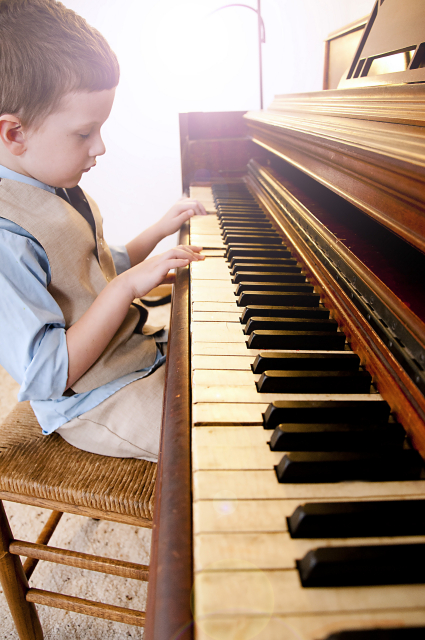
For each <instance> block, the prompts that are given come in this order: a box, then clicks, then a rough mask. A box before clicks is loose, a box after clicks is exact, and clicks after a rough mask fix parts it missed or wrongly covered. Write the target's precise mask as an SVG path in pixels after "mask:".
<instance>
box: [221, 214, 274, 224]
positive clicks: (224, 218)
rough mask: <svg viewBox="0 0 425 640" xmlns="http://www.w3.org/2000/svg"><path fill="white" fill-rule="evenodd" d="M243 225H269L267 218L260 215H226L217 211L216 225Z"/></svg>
mask: <svg viewBox="0 0 425 640" xmlns="http://www.w3.org/2000/svg"><path fill="white" fill-rule="evenodd" d="M228 222H229V223H232V224H233V223H244V222H247V223H248V224H256V223H257V222H259V223H263V222H264V223H268V224H270V223H269V220H268V218H267V217H266V216H265V215H264V214H261V213H251V214H250V213H246V214H243V213H230V212H229V213H226V212H220V211H218V224H219V225H223V224H226V223H228Z"/></svg>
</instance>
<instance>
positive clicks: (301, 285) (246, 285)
mask: <svg viewBox="0 0 425 640" xmlns="http://www.w3.org/2000/svg"><path fill="white" fill-rule="evenodd" d="M245 291H261V292H262V291H264V292H266V291H267V292H268V291H283V292H288V293H290V292H291V291H302V292H306V293H313V291H314V287H313V285H312V284H309V283H308V282H247V281H243V282H239V283H238V285H237V287H236V291H235V294H236V295H237V296H240V295H241V293H244V292H245Z"/></svg>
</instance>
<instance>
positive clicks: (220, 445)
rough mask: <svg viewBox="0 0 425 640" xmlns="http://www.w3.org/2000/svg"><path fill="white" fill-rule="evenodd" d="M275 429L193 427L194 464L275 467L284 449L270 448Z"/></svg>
mask: <svg viewBox="0 0 425 640" xmlns="http://www.w3.org/2000/svg"><path fill="white" fill-rule="evenodd" d="M271 434H272V432H271V431H269V430H267V429H263V428H262V427H258V426H255V425H247V426H243V427H229V426H221V427H206V426H205V427H194V428H193V430H192V468H193V470H194V471H198V470H211V469H254V470H258V469H265V470H267V469H273V467H274V465H277V464H279V462H280V460H281V459H282V457H283V455H284V452H281V451H270V447H269V446H268V442H269V440H270V437H271Z"/></svg>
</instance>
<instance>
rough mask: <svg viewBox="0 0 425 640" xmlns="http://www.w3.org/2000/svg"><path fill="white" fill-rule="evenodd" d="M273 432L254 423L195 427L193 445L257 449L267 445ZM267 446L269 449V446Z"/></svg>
mask: <svg viewBox="0 0 425 640" xmlns="http://www.w3.org/2000/svg"><path fill="white" fill-rule="evenodd" d="M272 433H273V431H271V430H270V429H264V428H263V427H258V426H252V425H251V426H250V425H242V426H238V427H230V426H228V425H218V426H214V427H194V428H193V431H192V447H193V446H195V445H196V446H204V447H223V446H227V447H228V448H229V449H233V450H234V448H235V447H251V448H252V449H257V448H258V447H259V446H263V445H267V443H268V442H269V440H270V437H271V434H272ZM265 448H266V449H268V447H267V446H266V447H265ZM229 468H230V467H229Z"/></svg>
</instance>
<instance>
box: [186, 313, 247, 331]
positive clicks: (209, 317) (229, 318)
mask: <svg viewBox="0 0 425 640" xmlns="http://www.w3.org/2000/svg"><path fill="white" fill-rule="evenodd" d="M192 321H193V322H236V323H237V324H238V326H239V329H240V331H242V329H243V325H242V324H241V322H240V319H239V314H236V313H230V312H229V311H194V312H193V313H192Z"/></svg>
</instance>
